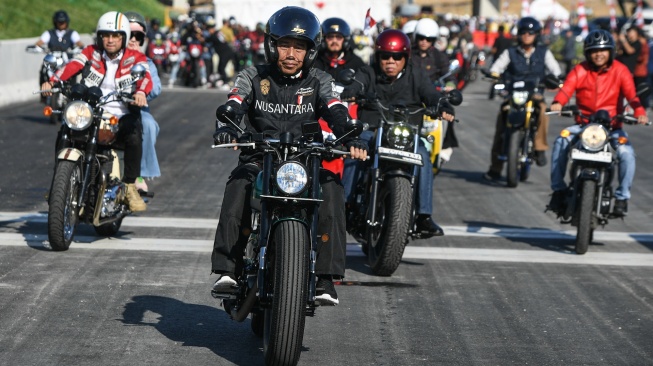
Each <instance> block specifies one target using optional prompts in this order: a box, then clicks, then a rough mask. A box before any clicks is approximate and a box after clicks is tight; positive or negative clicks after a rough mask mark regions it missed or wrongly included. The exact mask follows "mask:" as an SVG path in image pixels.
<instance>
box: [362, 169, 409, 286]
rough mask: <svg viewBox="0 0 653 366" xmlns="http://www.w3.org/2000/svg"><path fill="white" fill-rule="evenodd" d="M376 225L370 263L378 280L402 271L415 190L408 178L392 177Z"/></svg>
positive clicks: (369, 234) (381, 198) (383, 193)
mask: <svg viewBox="0 0 653 366" xmlns="http://www.w3.org/2000/svg"><path fill="white" fill-rule="evenodd" d="M376 205H377V206H376V217H375V218H374V221H375V222H378V223H379V225H377V226H376V227H368V229H367V245H368V249H367V250H368V260H369V264H370V268H371V269H372V272H373V273H374V274H375V275H377V276H391V275H392V274H393V273H394V272H395V271H396V270H397V267H399V263H401V258H402V257H403V255H404V249H405V248H406V244H407V243H408V231H409V230H410V227H409V225H410V222H411V219H410V216H411V212H412V207H413V190H412V189H411V187H410V182H409V181H408V179H407V178H405V177H398V176H396V177H388V178H386V181H385V184H384V186H383V187H382V188H381V191H380V192H379V199H378V201H377V204H376Z"/></svg>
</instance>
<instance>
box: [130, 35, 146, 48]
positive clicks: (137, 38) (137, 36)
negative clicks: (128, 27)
mask: <svg viewBox="0 0 653 366" xmlns="http://www.w3.org/2000/svg"><path fill="white" fill-rule="evenodd" d="M134 38H136V40H137V41H138V43H140V44H141V46H142V45H143V42H145V33H143V32H132V37H131V39H134Z"/></svg>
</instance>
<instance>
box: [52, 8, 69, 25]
mask: <svg viewBox="0 0 653 366" xmlns="http://www.w3.org/2000/svg"><path fill="white" fill-rule="evenodd" d="M57 23H70V18H69V17H68V13H66V12H65V11H63V10H59V11H57V12H56V13H54V15H52V24H53V25H54V27H55V28H56V27H57Z"/></svg>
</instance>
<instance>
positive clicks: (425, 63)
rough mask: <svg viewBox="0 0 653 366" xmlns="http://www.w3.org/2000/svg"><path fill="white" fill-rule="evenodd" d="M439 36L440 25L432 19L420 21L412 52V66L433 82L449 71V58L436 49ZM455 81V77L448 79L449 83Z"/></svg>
mask: <svg viewBox="0 0 653 366" xmlns="http://www.w3.org/2000/svg"><path fill="white" fill-rule="evenodd" d="M439 36H440V28H439V27H438V23H436V22H435V20H433V19H431V18H422V19H420V20H419V21H418V22H417V26H416V27H415V32H414V33H413V42H414V44H413V48H412V50H411V57H410V64H411V65H413V67H414V68H417V69H421V70H424V72H425V73H426V74H427V75H428V77H429V79H430V80H431V81H432V82H436V81H438V79H439V78H440V77H442V75H444V74H446V73H447V72H448V71H449V57H447V55H446V54H445V53H443V52H440V51H438V49H437V48H435V47H434V44H435V41H436V39H437V38H438V37H439ZM453 80H454V77H453V76H449V77H448V78H447V81H451V82H453ZM452 85H453V84H452ZM452 85H449V86H448V89H449V90H451V89H452V88H453V86H452ZM447 91H448V90H447Z"/></svg>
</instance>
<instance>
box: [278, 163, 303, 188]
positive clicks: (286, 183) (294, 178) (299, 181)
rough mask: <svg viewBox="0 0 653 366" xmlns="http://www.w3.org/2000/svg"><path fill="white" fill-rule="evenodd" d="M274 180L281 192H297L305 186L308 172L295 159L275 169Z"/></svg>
mask: <svg viewBox="0 0 653 366" xmlns="http://www.w3.org/2000/svg"><path fill="white" fill-rule="evenodd" d="M275 182H276V183H277V188H279V190H281V192H283V193H285V194H293V195H294V194H298V193H301V192H302V191H303V190H304V189H305V188H306V184H307V183H308V173H307V172H306V168H304V166H303V165H302V164H300V163H298V162H295V161H290V162H286V163H283V164H281V166H280V167H279V169H277V174H276V180H275Z"/></svg>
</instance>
